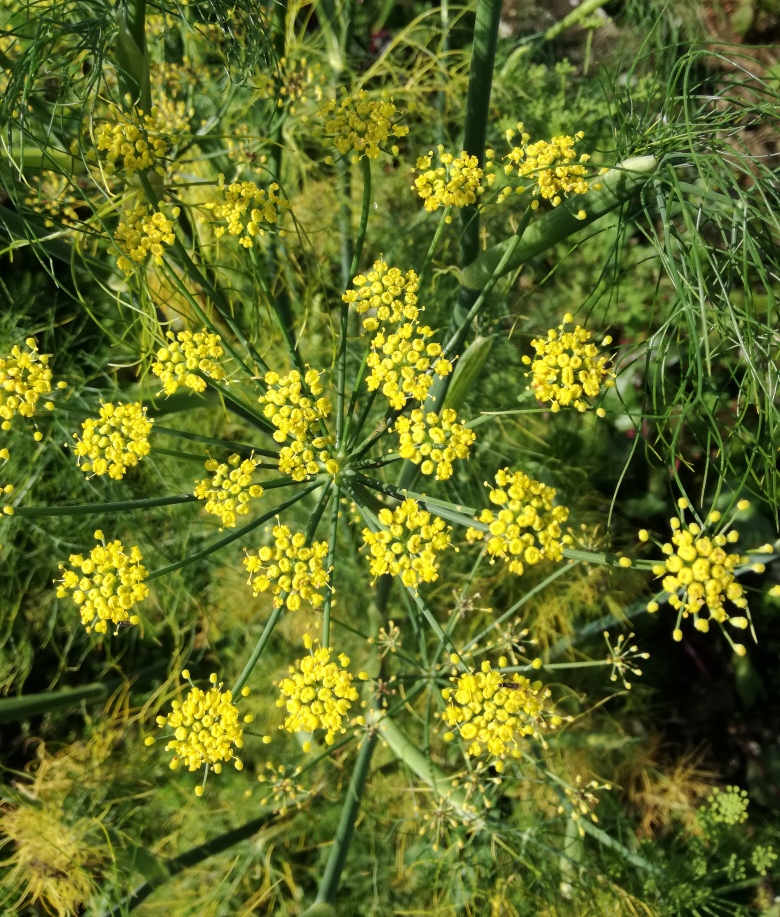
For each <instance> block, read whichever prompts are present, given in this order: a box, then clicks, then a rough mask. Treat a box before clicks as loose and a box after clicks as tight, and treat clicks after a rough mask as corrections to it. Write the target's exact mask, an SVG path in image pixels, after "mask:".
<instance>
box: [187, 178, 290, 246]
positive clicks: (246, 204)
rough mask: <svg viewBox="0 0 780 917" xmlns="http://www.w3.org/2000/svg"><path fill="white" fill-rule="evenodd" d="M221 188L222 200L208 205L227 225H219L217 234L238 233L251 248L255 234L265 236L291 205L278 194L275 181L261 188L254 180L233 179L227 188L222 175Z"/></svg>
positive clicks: (240, 241)
mask: <svg viewBox="0 0 780 917" xmlns="http://www.w3.org/2000/svg"><path fill="white" fill-rule="evenodd" d="M219 188H220V191H222V197H223V200H221V201H210V202H209V203H208V204H206V205H205V206H206V209H207V210H210V211H211V213H212V215H213V217H214V219H215V220H221V221H224V222H225V223H226V224H227V225H226V226H217V227H216V228H215V229H214V235H215V236H216V237H217V238H218V239H219V238H221V237H222V236H223V235H224V234H225V233H226V232H227V233H229V234H230V235H231V236H238V237H239V238H238V241H239V243H240V244H241V245H243V246H244V248H252V247H253V246H254V243H253V241H252V239H253V238H254V236H264V235H265V234H266V233H267V232H268V228H269V227H270V226H275V225H276V224H277V223H278V222H279V217H280V215H281V214H282V212H283V211H284V210H287V209H288V208H289V206H290V203H289V201H287V200H285V199H284V198H283V197H281V196H280V195H279V194H278V193H277V192H278V191H279V185H278V184H277V183H276V182H272V183H271V184H270V185H269V186H268V190H267V191H265V190H264V189H263V188H258V187H257V185H256V184H255V183H254V182H252V181H242V182H232V183H231V184H229V185H228V186H227V187H225V176H224V175H220V176H219ZM279 235H280V236H283V235H284V230H280V231H279Z"/></svg>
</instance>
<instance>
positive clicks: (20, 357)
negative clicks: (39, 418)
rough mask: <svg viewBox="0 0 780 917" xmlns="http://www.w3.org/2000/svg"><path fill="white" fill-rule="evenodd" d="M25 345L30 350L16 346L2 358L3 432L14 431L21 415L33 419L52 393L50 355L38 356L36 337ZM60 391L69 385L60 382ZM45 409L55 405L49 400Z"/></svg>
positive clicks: (0, 415) (0, 427) (0, 414)
mask: <svg viewBox="0 0 780 917" xmlns="http://www.w3.org/2000/svg"><path fill="white" fill-rule="evenodd" d="M24 343H25V345H26V347H27V350H26V351H24V350H22V348H21V347H20V346H19V345H18V344H15V345H14V346H13V347H12V348H11V353H10V354H9V355H8V356H7V357H0V430H10V429H11V421H12V420H13V419H14V417H15V416H16V415H17V414H18V415H19V416H20V417H32V416H33V415H34V414H35V412H36V410H37V407H38V399H39V398H40V397H41V395H49V394H51V370H50V369H49V365H48V364H49V356H50V355H49V354H48V353H41V354H39V353H38V347H37V345H36V343H35V338H27V340H26V341H25V342H24ZM57 388H67V383H65V382H58V383H57ZM44 407H45V408H46V409H47V410H48V411H51V410H53V409H54V404H53V403H52V402H51V401H47V402H46V403H45V404H44Z"/></svg>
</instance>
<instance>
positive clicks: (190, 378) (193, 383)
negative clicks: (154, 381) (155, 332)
mask: <svg viewBox="0 0 780 917" xmlns="http://www.w3.org/2000/svg"><path fill="white" fill-rule="evenodd" d="M166 337H167V338H168V341H169V343H168V344H167V345H166V346H165V347H161V348H160V349H159V350H158V351H157V361H156V362H155V363H152V372H153V373H154V374H155V376H159V377H160V380H161V381H162V384H163V390H164V391H165V394H166V395H173V393H174V392H175V391H176V390H177V389H178V388H179V386H180V385H186V386H187V388H191V389H192V390H193V391H195V392H202V391H204V390H205V388H206V381H205V379H202V378H201V377H200V376H198V375H196V374H195V373H196V371H197V372H199V373H203V375H204V376H208V377H209V378H210V379H214V380H216V381H217V382H219V381H220V380H221V379H224V378H225V371H224V370H223V369H222V367H221V366H220V365H219V363H218V362H217V361H218V360H219V359H220V358H221V357H222V356H224V354H225V350H224V348H223V347H222V345H221V343H220V341H221V340H222V338H221V337H220V336H219V335H218V334H212V333H211V332H209V331H206V330H205V329H204V330H203V331H196V332H195V333H194V334H193V332H192V331H180V332H179V333H178V334H174V333H173V332H172V331H168V332H167V334H166Z"/></svg>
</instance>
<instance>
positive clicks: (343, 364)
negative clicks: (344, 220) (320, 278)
mask: <svg viewBox="0 0 780 917" xmlns="http://www.w3.org/2000/svg"><path fill="white" fill-rule="evenodd" d="M360 165H361V171H362V173H363V206H362V208H361V211H360V225H359V226H358V234H357V240H356V242H355V247H354V251H353V253H352V257H351V259H350V264H349V267H348V274H347V277H346V278H342V279H343V280H344V289H346V288H347V286H348V285H349V284H350V283H351V282H352V278H353V277H354V276H355V272H356V271H357V266H358V264H359V263H360V256H361V254H362V252H363V243H364V242H365V238H366V228H367V226H368V215H369V212H370V209H371V160H370V159H369V158H368V157H367V156H364V157H363V158H362V159H361V160H360ZM343 231H344V228H343V227H342V232H343ZM348 330H349V303H346V302H343V301H342V303H341V319H340V323H339V351H338V356H337V358H336V366H337V369H336V397H337V399H338V403H337V406H336V449H338V448H339V447H340V446H341V444H342V441H343V439H344V423H345V419H346V417H345V410H344V404H345V401H346V394H347V333H348Z"/></svg>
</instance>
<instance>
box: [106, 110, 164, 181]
mask: <svg viewBox="0 0 780 917" xmlns="http://www.w3.org/2000/svg"><path fill="white" fill-rule="evenodd" d="M109 113H110V115H111V117H112V118H113V119H114V120H113V123H107V124H101V125H100V127H98V129H97V130H96V131H95V146H96V147H97V149H98V152H100V153H103V154H105V155H104V157H103V158H104V159H105V166H104V168H105V171H106V173H107V174H108V175H113V174H115V173H116V172H119V171H120V170H124V173H125V175H126V176H127V178H132V177H133V175H135V173H136V172H146V171H147V170H148V169H154V170H155V172H157V173H159V174H160V175H164V174H165V169H164V168H163V166H162V163H163V162H164V161H165V157H166V155H167V153H168V151H169V149H170V145H171V138H170V135H169V134H168V133H167V132H166V130H165V125H164V123H163V122H162V120H161V119H160V117H159V112H158V111H157V110H156V109H154V108H153V109H152V112H151V114H150V115H145V114H144V113H143V112H142V111H140V110H139V111H134V112H132V113H129V114H128V113H125V112H123V111H121V110H120V109H118V108H117V107H116V106H115V105H111V106H109Z"/></svg>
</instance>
